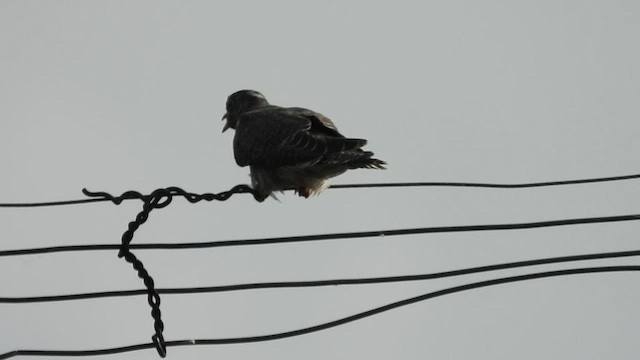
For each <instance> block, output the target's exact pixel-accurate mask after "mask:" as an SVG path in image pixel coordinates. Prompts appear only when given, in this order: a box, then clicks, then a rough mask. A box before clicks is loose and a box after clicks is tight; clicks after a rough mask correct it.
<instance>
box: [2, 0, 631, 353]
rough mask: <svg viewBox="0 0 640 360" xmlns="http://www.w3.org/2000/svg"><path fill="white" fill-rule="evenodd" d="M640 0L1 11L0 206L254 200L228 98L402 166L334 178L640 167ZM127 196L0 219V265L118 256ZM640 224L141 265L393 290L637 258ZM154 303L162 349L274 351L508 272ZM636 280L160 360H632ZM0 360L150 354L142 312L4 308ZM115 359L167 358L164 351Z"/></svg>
mask: <svg viewBox="0 0 640 360" xmlns="http://www.w3.org/2000/svg"><path fill="white" fill-rule="evenodd" d="M639 18H640V4H639V3H638V2H634V1H586V0H580V1H557V0H556V1H450V0H448V1H401V2H397V1H396V2H390V1H389V2H384V3H383V2H373V1H322V2H319V1H315V2H300V1H269V2H267V1H260V2H259V1H227V2H222V1H217V2H213V1H135V2H134V1H28V0H23V1H6V0H5V1H1V2H0V164H1V166H2V176H1V177H0V202H4V203H8V202H35V201H53V200H65V199H79V198H82V197H83V196H82V194H81V189H82V188H83V187H86V188H88V189H90V190H96V191H97V190H100V191H108V192H111V193H113V194H119V193H121V192H123V191H126V190H138V191H141V192H144V193H149V192H151V191H153V190H154V189H156V188H159V187H166V186H174V185H175V186H180V187H183V188H184V189H186V190H188V191H191V192H197V193H202V192H220V191H224V190H227V189H229V188H231V187H233V186H235V185H236V184H242V183H248V181H249V178H248V169H247V168H240V167H238V166H237V165H236V164H235V161H234V160H233V153H232V138H233V133H232V132H231V131H229V132H226V133H224V134H221V133H220V131H221V130H222V125H223V124H222V122H221V121H220V118H221V116H222V115H223V114H224V112H225V109H224V104H225V101H226V98H227V96H228V95H229V94H231V93H233V92H235V91H237V90H240V89H255V90H258V91H261V92H262V93H263V94H264V95H265V96H266V97H267V98H268V99H269V100H270V101H271V102H272V103H274V104H278V105H283V106H300V107H307V108H310V109H313V110H315V111H318V112H321V113H323V114H324V115H326V116H328V117H330V118H331V119H333V121H334V122H335V123H336V124H337V126H338V127H339V129H340V131H341V132H342V133H344V134H345V135H347V136H352V137H360V138H366V139H368V140H369V144H368V145H367V149H368V150H371V151H374V152H375V153H376V157H378V158H380V159H383V160H385V161H387V162H388V163H389V168H388V170H386V171H373V170H355V171H351V172H349V173H347V174H345V175H342V176H341V177H339V178H336V179H335V180H334V181H333V183H337V184H339V183H342V184H344V183H370V182H405V181H474V182H501V183H518V182H534V181H548V180H561V179H575V178H589V177H601V176H612V175H624V174H633V173H638V172H640V167H639V164H638V154H639V150H640V142H639V141H638V139H639V138H640V122H639V119H640V105H639V104H640V102H639V99H640V66H639V65H638V64H640V46H639V45H638V34H640V22H639V21H638V19H639ZM639 186H640V183H638V182H637V181H626V182H617V183H607V184H592V185H579V186H571V187H557V188H537V189H525V190H491V189H463V188H410V189H356V190H327V191H326V192H324V193H323V194H321V195H320V196H317V197H312V198H309V199H303V198H299V197H296V196H295V195H294V194H292V193H287V194H284V195H282V196H280V202H278V201H274V200H272V199H268V200H267V201H265V202H264V203H256V202H255V201H253V199H252V198H251V197H250V196H247V195H239V196H235V197H233V198H232V199H230V200H229V201H227V202H224V203H221V202H212V203H201V204H196V205H191V204H188V203H187V202H186V201H184V200H181V199H175V200H174V202H173V203H172V204H171V205H170V206H169V207H167V208H164V209H162V210H157V211H154V212H152V213H151V216H150V219H149V221H148V222H147V223H146V224H145V225H144V226H143V227H141V228H140V230H139V231H138V233H136V236H135V238H134V240H133V242H134V243H137V244H143V243H151V242H197V241H215V240H233V239H247V238H261V237H274V236H290V235H306V234H318V233H333V232H342V231H364V230H383V229H400V228H412V227H427V226H443V225H469V224H487V223H508V222H526V221H542V220H552V219H563V218H577V217H588V216H605V215H622V214H632V213H637V212H638V204H640V192H639V191H638V187H639ZM140 209H141V204H140V203H139V202H136V201H130V202H126V203H125V204H122V205H120V206H115V205H113V204H109V203H96V204H86V205H78V206H72V207H55V208H38V209H0V238H1V239H2V240H1V243H0V249H2V250H6V249H18V248H32V247H43V246H57V245H70V244H107V243H109V244H118V243H119V242H120V236H121V235H122V233H123V232H124V231H125V230H126V228H127V224H128V222H129V221H132V220H133V219H134V218H135V215H136V214H137V213H138V211H140ZM637 232H638V224H635V223H615V224H600V225H582V226H573V227H563V228H548V229H538V230H520V231H509V232H483V233H477V232H476V233H458V234H439V235H414V236H402V237H393V236H386V237H376V238H368V239H357V240H335V241H329V242H313V243H298V244H295V245H291V244H289V245H286V244H285V245H270V246H252V247H233V248H215V249H204V250H183V251H138V252H136V254H137V255H138V257H139V258H140V259H141V260H142V261H143V262H144V264H145V266H146V268H147V269H148V270H149V272H150V274H151V275H152V276H153V277H154V279H155V282H156V286H157V287H161V288H166V287H187V286H212V285H225V284H237V283H247V282H265V281H287V280H319V279H331V278H349V277H369V276H391V275H404V274H419V273H428V272H438V271H446V270H454V269H459V268H465V267H471V266H479V265H489V264H494V263H501V262H508V261H517V260H526V259H534V258H540V257H550V256H561V255H573V254H583V253H592V252H599V251H618V250H631V249H637V248H638V245H637V244H638V241H637ZM116 255H117V254H116V252H106V251H101V252H82V253H59V254H48V255H47V254H45V255H32V256H16V257H3V258H0V283H1V284H2V290H1V292H0V297H2V296H5V297H10V296H36V295H54V294H66V293H81V292H90V291H107V290H119V289H139V288H142V286H143V285H142V282H141V280H140V279H138V278H137V276H136V274H135V272H134V270H133V269H132V268H131V266H130V265H129V264H127V263H125V262H124V261H123V260H122V259H119V258H117V256H116ZM613 264H627V265H634V264H638V260H637V259H634V258H629V259H623V260H616V261H612V260H609V261H602V262H589V263H580V264H566V265H560V266H546V267H536V268H527V269H520V270H518V271H502V272H495V273H489V274H482V275H477V276H467V277H463V278H455V279H446V280H438V281H429V282H412V283H403V284H387V285H370V286H338V287H329V288H314V289H304V288H303V289H287V290H259V291H242V292H230V293H219V294H199V295H167V296H163V297H162V305H161V309H162V314H163V320H164V322H165V326H166V327H165V338H166V339H167V340H181V339H193V338H197V339H199V338H222V337H239V336H253V335H263V334H269V333H275V332H281V331H288V330H293V329H297V328H301V327H306V326H311V325H315V324H318V323H322V322H327V321H331V320H335V319H338V318H341V317H344V316H347V315H351V314H354V313H357V312H361V311H365V310H368V309H371V308H374V307H377V306H381V305H384V304H387V303H390V302H394V301H398V300H401V299H405V298H408V297H412V296H416V295H419V294H423V293H426V292H429V291H435V290H439V289H443V288H446V287H450V286H454V285H458V284H465V283H469V282H473V281H478V280H482V279H491V278H496V277H502V276H508V275H511V274H519V273H527V272H535V271H542V270H550V269H557V268H562V267H580V266H591V265H613ZM637 283H638V275H637V274H634V273H616V274H598V275H578V276H572V277H563V278H554V279H544V280H536V281H530V282H524V283H517V284H509V285H504V286H499V287H491V288H486V289H480V290H474V291H469V292H464V293H460V294H455V295H450V296H446V297H441V298H437V299H434V300H431V301H427V302H421V303H418V304H414V305H411V306H408V307H404V308H401V309H397V310H394V311H391V312H387V313H384V314H381V315H378V316H375V317H371V318H367V319H364V320H362V321H359V322H355V323H351V324H347V325H344V326H341V327H338V328H334V329H330V330H327V331H323V332H319V333H314V334H309V335H305V336H302V337H297V338H291V339H286V340H279V341H273V342H265V343H256V344H249V345H226V346H191V347H180V348H170V349H169V354H168V358H169V359H202V358H211V359H310V360H315V359H425V358H426V359H475V360H485V359H540V358H548V359H634V358H636V357H637V354H638V353H640V342H638V341H637V328H638V324H639V322H640V311H639V310H638V308H639V307H638V305H639V299H640V290H638V286H637ZM0 319H2V320H1V321H0V353H4V352H7V351H11V350H14V349H63V350H84V349H94V348H107V347H117V346H124V345H130V344H137V343H146V342H149V339H150V336H151V334H152V333H153V326H152V319H151V317H150V316H149V307H148V305H147V302H146V297H145V296H136V297H127V298H106V299H98V300H86V301H68V302H57V303H41V304H21V305H16V304H0ZM110 358H113V359H155V358H157V354H156V352H155V351H154V350H145V351H139V352H135V353H129V354H123V355H114V356H111V357H110Z"/></svg>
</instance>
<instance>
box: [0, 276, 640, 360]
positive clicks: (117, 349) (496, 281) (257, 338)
mask: <svg viewBox="0 0 640 360" xmlns="http://www.w3.org/2000/svg"><path fill="white" fill-rule="evenodd" d="M631 271H640V266H636V265H627V266H602V267H587V268H576V269H565V270H554V271H545V272H538V273H531V274H525V275H517V276H509V277H503V278H498V279H493V280H485V281H479V282H473V283H469V284H465V285H460V286H454V287H450V288H446V289H443V290H439V291H434V292H429V293H426V294H423V295H419V296H415V297H411V298H407V299H404V300H401V301H397V302H393V303H390V304H386V305H383V306H380V307H377V308H374V309H370V310H367V311H364V312H360V313H357V314H354V315H351V316H347V317H344V318H340V319H337V320H334V321H330V322H325V323H322V324H318V325H314V326H310V327H306V328H301V329H296V330H291V331H285V332H280V333H274V334H267V335H258V336H248V337H236V338H219V339H195V340H174V341H167V342H166V346H167V347H177V346H189V345H226V344H246V343H255V342H264V341H274V340H280V339H285V338H292V337H296V336H301V335H305V334H310V333H314V332H319V331H323V330H327V329H331V328H334V327H337V326H341V325H345V324H348V323H352V322H355V321H359V320H362V319H364V318H367V317H371V316H374V315H378V314H381V313H384V312H387V311H391V310H394V309H397V308H400V307H404V306H408V305H412V304H415V303H419V302H422V301H426V300H429V299H434V298H437V297H441V296H445V295H450V294H455V293H459V292H464V291H469V290H473V289H480V288H484V287H490V286H496V285H503V284H508V283H516V282H522V281H530V280H535V279H544V278H551V277H560V276H569V275H578V274H595V273H612V272H631ZM155 347H156V344H154V343H145V344H136V345H129V346H121V347H113V348H103V349H93V350H14V351H10V352H7V353H4V354H0V360H3V359H9V358H12V357H16V356H97V355H112V354H121V353H126V352H132V351H139V350H145V349H153V348H155Z"/></svg>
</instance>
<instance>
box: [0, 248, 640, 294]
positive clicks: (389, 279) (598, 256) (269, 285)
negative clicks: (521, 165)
mask: <svg viewBox="0 0 640 360" xmlns="http://www.w3.org/2000/svg"><path fill="white" fill-rule="evenodd" d="M631 256H640V250H630V251H617V252H609V253H595V254H583V255H570V256H559V257H551V258H545V259H534V260H524V261H516V262H508V263H502V264H494V265H486V266H477V267H472V268H466V269H458V270H451V271H443V272H437V273H430V274H418V275H398V276H385V277H372V278H356V279H332V280H314V281H281V282H266V283H249V284H235V285H220V286H206V287H189V288H168V289H156V291H157V292H158V293H159V294H162V295H169V294H201V293H217V292H229V291H242V290H257V289H282V288H304V287H319V286H336V285H365V284H381V283H396V282H407V281H421V280H432V279H442V278H447V277H455V276H462V275H469V274H477V273H482V272H489V271H496V270H506V269H514V268H520V267H528V266H537V265H549V264H557V263H564V262H575V261H586V260H602V259H614V258H622V257H631ZM147 291H148V290H116V291H102V292H91V293H83V294H66V295H47V296H28V297H0V303H6V304H24V303H42V302H54V301H69V300H86V299H98V298H108V297H124V296H136V295H146V294H147Z"/></svg>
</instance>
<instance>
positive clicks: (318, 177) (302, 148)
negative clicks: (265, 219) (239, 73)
mask: <svg viewBox="0 0 640 360" xmlns="http://www.w3.org/2000/svg"><path fill="white" fill-rule="evenodd" d="M222 120H223V121H224V120H226V122H225V124H224V126H223V128H222V132H223V133H224V132H225V131H227V130H228V129H234V130H235V135H234V137H233V155H234V158H235V161H236V163H237V164H238V166H240V167H245V166H249V171H250V174H249V176H250V178H251V187H252V189H253V191H254V197H255V199H256V200H257V201H259V202H262V201H264V200H265V199H266V198H267V197H269V196H271V197H273V198H275V199H277V197H276V196H275V194H274V193H276V192H283V191H284V190H291V189H293V190H294V191H295V192H296V193H297V194H298V195H299V196H301V197H304V198H308V197H309V196H310V195H312V194H319V193H320V192H321V191H322V190H324V189H326V188H327V187H328V186H329V182H328V179H330V178H333V177H335V176H338V175H340V174H343V173H344V172H346V171H347V170H351V169H359V168H364V169H385V165H386V164H387V163H386V162H384V161H382V160H378V159H375V158H373V157H372V156H373V152H371V151H364V150H362V147H363V146H365V145H366V144H367V140H365V139H355V138H347V137H345V136H344V135H342V134H341V133H340V132H339V131H338V128H337V127H336V125H335V124H334V123H333V122H332V121H331V120H330V119H329V118H328V117H326V116H324V115H322V114H320V113H318V112H315V111H312V110H309V109H304V108H299V107H281V106H276V105H271V104H270V103H269V102H268V101H267V99H266V98H265V97H264V95H262V94H261V93H260V92H258V91H255V90H240V91H237V92H235V93H233V94H231V95H229V97H228V98H227V102H226V113H225V114H224V116H223V117H222Z"/></svg>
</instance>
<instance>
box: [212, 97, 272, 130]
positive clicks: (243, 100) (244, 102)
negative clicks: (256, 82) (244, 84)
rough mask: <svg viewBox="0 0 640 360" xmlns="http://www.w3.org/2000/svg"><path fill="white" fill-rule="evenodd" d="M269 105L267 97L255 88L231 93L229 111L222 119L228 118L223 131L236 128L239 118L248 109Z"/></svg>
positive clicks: (228, 100)
mask: <svg viewBox="0 0 640 360" xmlns="http://www.w3.org/2000/svg"><path fill="white" fill-rule="evenodd" d="M267 105H269V102H268V101H267V99H266V98H265V97H264V95H262V94H261V93H259V92H257V91H255V90H240V91H237V92H234V93H233V94H231V95H229V97H228V98H227V113H226V114H224V116H223V117H222V120H225V119H226V120H227V122H226V123H225V124H224V127H223V128H222V132H225V131H226V130H227V129H229V128H232V129H235V128H236V125H237V124H238V118H239V117H240V116H241V115H242V114H244V113H246V112H247V111H251V110H255V109H258V108H261V107H264V106H267Z"/></svg>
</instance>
